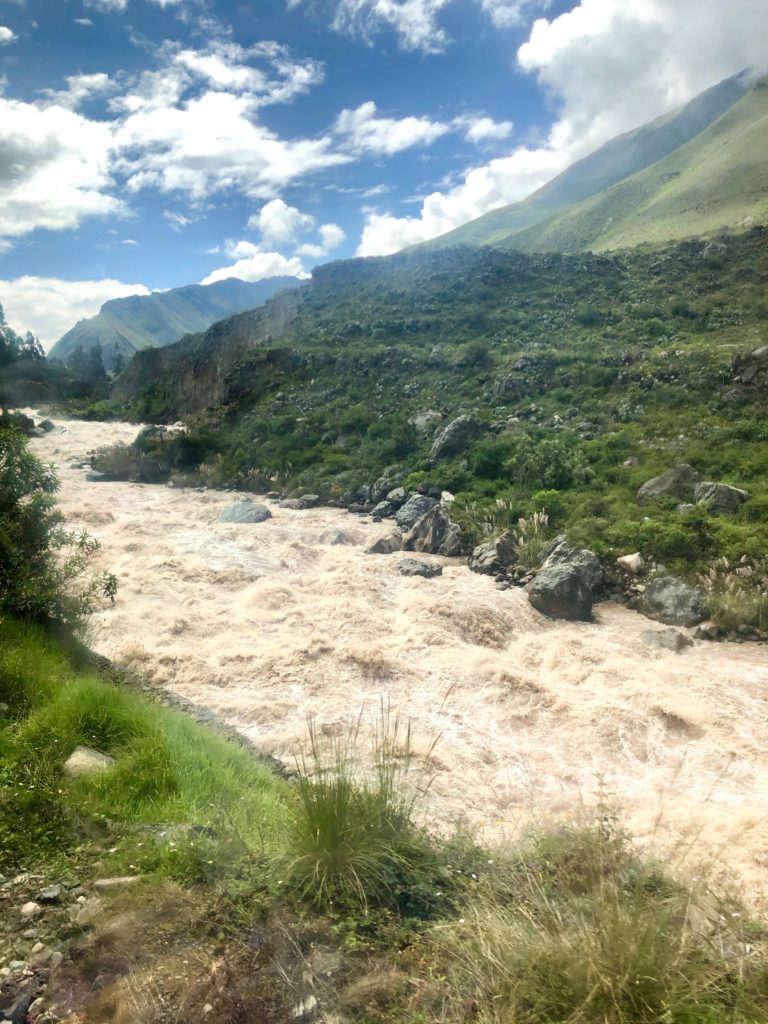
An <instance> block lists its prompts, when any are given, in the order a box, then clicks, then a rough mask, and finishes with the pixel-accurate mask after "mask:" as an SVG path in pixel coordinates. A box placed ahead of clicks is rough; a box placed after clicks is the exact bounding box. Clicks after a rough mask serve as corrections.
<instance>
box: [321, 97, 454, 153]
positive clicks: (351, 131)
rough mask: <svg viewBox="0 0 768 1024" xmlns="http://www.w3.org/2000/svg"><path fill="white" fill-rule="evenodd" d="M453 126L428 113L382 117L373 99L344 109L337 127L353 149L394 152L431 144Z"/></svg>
mask: <svg viewBox="0 0 768 1024" xmlns="http://www.w3.org/2000/svg"><path fill="white" fill-rule="evenodd" d="M450 130H451V128H450V125H447V124H443V123H442V122H440V121H430V119H429V118H428V117H401V118H393V117H379V116H378V114H377V113H376V104H375V103H374V102H373V101H372V100H369V101H368V103H362V104H361V105H360V106H359V107H357V108H356V109H354V110H342V112H341V113H340V114H339V116H338V117H337V119H336V124H335V126H334V131H335V132H336V134H337V135H340V136H341V137H342V138H343V140H344V145H345V147H346V148H348V149H349V150H351V151H352V152H353V153H374V154H377V155H381V156H393V155H394V154H395V153H400V152H402V150H404V149H411V148H412V147H413V146H428V145H430V144H431V143H432V142H434V141H435V140H436V139H439V138H440V136H441V135H445V134H446V133H447V132H449V131H450Z"/></svg>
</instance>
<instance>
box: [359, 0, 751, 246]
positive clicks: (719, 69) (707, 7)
mask: <svg viewBox="0 0 768 1024" xmlns="http://www.w3.org/2000/svg"><path fill="white" fill-rule="evenodd" d="M764 15H765V0H732V2H731V3H730V4H729V6H728V8H727V9H725V8H724V7H723V5H722V2H721V0H638V2H637V3H633V4H627V3H626V0H581V3H580V4H579V5H578V6H577V7H575V8H574V9H573V10H572V11H570V12H568V13H566V14H562V15H560V16H559V17H556V18H552V19H551V20H547V19H544V18H542V19H539V20H538V21H536V22H535V24H534V25H533V27H532V30H531V32H530V36H529V38H528V40H527V42H525V43H524V44H523V45H522V46H521V47H520V49H519V51H518V59H519V62H520V65H521V67H522V69H523V70H525V71H527V72H529V73H532V74H536V76H537V79H538V81H539V83H540V85H541V86H542V87H543V88H545V89H546V90H547V91H548V92H549V94H550V95H551V97H552V99H553V101H554V102H555V104H556V109H557V115H556V117H555V120H554V123H553V124H552V126H551V128H550V131H549V133H548V136H547V138H546V140H545V142H544V143H543V144H542V145H541V146H538V147H519V148H517V149H516V150H514V151H513V152H512V153H510V154H509V155H508V156H506V157H502V158H500V159H496V160H492V161H490V162H489V163H488V164H486V165H485V166H482V167H475V168H472V169H470V170H469V171H468V172H467V173H466V175H465V178H464V180H463V181H462V182H461V183H460V184H459V185H457V186H455V187H454V188H451V189H448V190H447V191H445V192H434V193H432V195H430V196H428V197H427V198H426V199H425V200H424V203H423V205H422V209H421V212H420V214H419V216H417V217H396V216H393V215H391V214H388V213H384V214H382V213H377V212H374V213H370V214H369V215H368V219H367V222H366V226H365V228H364V230H363V235H362V239H361V242H360V245H359V247H358V254H359V255H362V256H373V255H382V254H384V253H390V252H395V251H397V250H398V249H400V248H402V247H404V246H406V245H410V244H413V243H416V242H421V241H426V240H427V239H430V238H434V237H436V236H437V235H440V234H444V233H445V232H446V231H450V230H451V229H452V228H454V227H458V226H459V225H461V224H464V223H466V222H467V221H469V220H472V219H474V218H475V217H478V216H480V215H481V214H483V213H485V212H487V211H488V210H492V209H496V208H498V207H500V206H504V205H506V204H508V203H513V202H516V201H518V200H520V199H523V198H525V197H526V196H527V195H529V194H530V193H531V192H533V191H535V189H536V188H538V187H540V186H541V185H543V184H544V183H545V182H547V181H548V180H549V179H550V178H552V177H554V176H555V175H556V174H558V173H559V172H560V171H562V170H564V169H565V168H566V167H567V166H568V165H569V164H570V163H572V162H573V161H574V160H578V159H580V158H581V157H583V156H585V155H586V154H588V153H589V152H591V151H593V150H595V149H596V148H598V147H599V146H601V145H602V144H603V143H605V142H606V141H608V139H610V138H613V137H614V136H616V135H618V134H621V133H622V132H625V131H629V130H630V129H632V128H636V127H638V126H639V125H641V124H643V123H645V122H647V121H650V120H652V119H653V118H655V117H658V116H659V115H660V114H662V113H665V112H666V111H669V110H671V109H672V108H674V107H676V106H679V105H681V104H683V103H685V102H687V101H688V100H689V99H692V98H693V97H694V96H696V95H697V94H698V93H700V92H702V91H703V90H704V89H706V88H707V87H709V86H711V85H714V84H715V83H717V82H718V81H720V80H721V79H723V78H725V77H727V76H728V75H732V74H735V73H737V72H738V71H740V70H741V69H742V68H745V67H752V68H755V69H757V70H765V69H766V68H767V67H768V33H764V32H762V33H761V32H756V31H755V26H756V25H758V24H760V23H761V20H762V19H763V18H764Z"/></svg>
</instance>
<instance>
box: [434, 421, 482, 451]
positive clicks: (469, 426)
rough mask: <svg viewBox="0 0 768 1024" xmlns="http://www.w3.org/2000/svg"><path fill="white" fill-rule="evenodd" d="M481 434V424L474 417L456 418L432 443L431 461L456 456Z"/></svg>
mask: <svg viewBox="0 0 768 1024" xmlns="http://www.w3.org/2000/svg"><path fill="white" fill-rule="evenodd" d="M483 433H484V430H483V426H482V424H481V423H480V422H479V421H478V420H477V419H476V418H475V417H474V416H467V415H465V416H458V417H457V418H456V419H455V420H451V422H450V423H449V424H448V425H447V426H445V427H443V429H442V430H441V431H440V432H439V433H438V434H437V436H436V437H435V440H434V441H433V442H432V448H431V449H430V455H431V456H432V458H433V459H445V458H448V456H450V455H458V454H459V453H460V452H463V451H464V449H465V448H468V447H469V445H470V444H471V443H472V442H473V441H476V440H477V439H478V437H481V436H482V434H483Z"/></svg>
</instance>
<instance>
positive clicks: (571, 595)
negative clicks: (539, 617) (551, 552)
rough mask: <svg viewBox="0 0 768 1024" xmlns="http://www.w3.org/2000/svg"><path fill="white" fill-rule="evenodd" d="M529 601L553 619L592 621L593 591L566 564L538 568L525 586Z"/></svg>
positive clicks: (579, 574)
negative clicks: (532, 578) (529, 582)
mask: <svg viewBox="0 0 768 1024" xmlns="http://www.w3.org/2000/svg"><path fill="white" fill-rule="evenodd" d="M528 600H529V601H530V602H531V604H532V605H533V607H534V608H535V609H536V610H537V611H540V612H541V613H542V614H543V615H548V616H550V617H551V618H553V619H569V620H577V621H582V622H588V621H589V620H590V619H591V618H592V588H591V587H590V585H589V584H588V583H587V582H586V581H585V580H584V577H583V575H582V574H581V573H580V572H579V570H578V569H577V568H576V567H575V566H573V565H569V564H568V563H567V562H562V563H553V564H552V565H549V566H547V567H546V568H543V569H541V571H540V572H539V573H538V574H537V576H536V578H535V579H534V580H533V582H532V583H531V584H530V585H529V587H528Z"/></svg>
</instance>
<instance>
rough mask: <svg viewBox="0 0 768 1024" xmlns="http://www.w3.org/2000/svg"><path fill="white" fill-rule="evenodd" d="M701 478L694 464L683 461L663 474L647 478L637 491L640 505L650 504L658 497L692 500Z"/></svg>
mask: <svg viewBox="0 0 768 1024" xmlns="http://www.w3.org/2000/svg"><path fill="white" fill-rule="evenodd" d="M700 480H701V476H700V475H699V473H697V472H696V470H695V469H694V468H693V466H689V465H688V464H687V463H685V462H683V463H681V464H680V465H679V466H673V467H672V468H671V469H668V470H667V471H666V473H662V474H661V476H655V477H653V478H652V479H651V480H646V482H645V483H644V484H643V485H642V487H641V488H640V490H639V491H638V492H637V503H638V505H649V504H650V503H651V502H652V501H655V500H656V499H657V498H677V500H678V501H691V500H692V499H693V492H694V489H695V487H696V484H698V483H699V482H700Z"/></svg>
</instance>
